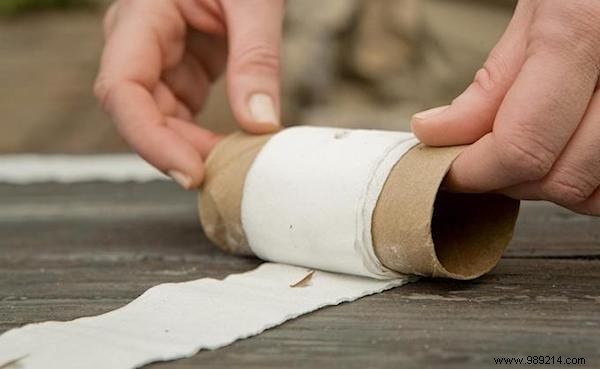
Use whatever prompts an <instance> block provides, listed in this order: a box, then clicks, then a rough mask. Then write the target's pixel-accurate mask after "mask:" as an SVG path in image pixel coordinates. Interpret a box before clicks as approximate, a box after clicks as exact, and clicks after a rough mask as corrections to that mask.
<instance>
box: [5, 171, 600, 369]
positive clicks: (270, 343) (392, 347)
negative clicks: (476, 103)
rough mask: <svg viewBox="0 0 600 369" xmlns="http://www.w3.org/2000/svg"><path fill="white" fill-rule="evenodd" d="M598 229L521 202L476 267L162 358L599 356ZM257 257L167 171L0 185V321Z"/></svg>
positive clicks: (296, 362) (77, 305)
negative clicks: (235, 249)
mask: <svg viewBox="0 0 600 369" xmlns="http://www.w3.org/2000/svg"><path fill="white" fill-rule="evenodd" d="M599 232H600V220H599V219H597V218H591V217H583V216H575V215H571V214H570V213H568V212H566V211H562V210H560V209H559V208H558V207H554V206H551V205H548V204H543V203H527V204H525V206H524V208H523V211H522V215H521V218H520V221H519V225H518V228H517V232H516V235H515V240H514V242H513V243H512V245H511V246H510V249H509V251H508V253H507V257H506V258H505V259H503V260H502V261H501V263H500V264H499V266H498V267H497V268H496V269H495V270H494V271H492V273H490V274H489V275H487V276H485V277H483V278H481V279H478V280H476V281H472V282H456V281H442V280H426V279H425V280H421V281H419V282H417V283H414V284H411V285H408V286H406V287H402V288H398V289H395V290H393V291H389V292H386V293H384V294H380V295H376V296H371V297H368V298H365V299H363V300H360V301H358V302H355V303H352V304H346V305H342V306H338V307H332V308H326V309H324V310H321V311H319V312H316V313H314V314H311V315H309V316H306V317H302V318H300V319H297V320H295V321H292V322H288V323H286V324H284V325H283V326H281V327H279V328H277V329H274V330H271V331H268V332H266V333H264V334H262V335H260V336H258V337H255V338H252V339H249V340H246V341H242V342H239V343H236V344H234V345H232V346H230V347H227V348H224V349H221V350H218V351H214V352H203V353H201V354H199V355H197V356H195V357H193V358H191V359H187V360H182V361H177V362H173V363H166V364H157V365H156V367H164V368H191V367H197V366H208V367H217V368H220V367H227V368H230V367H231V368H236V367H240V368H241V367H244V368H252V367H261V368H263V367H298V368H304V367H310V368H313V367H357V368H358V367H361V368H362V367H384V368H388V367H389V368H398V367H405V366H408V367H420V368H427V367H434V366H437V365H454V366H456V367H482V366H484V367H486V366H493V365H494V364H493V357H495V356H525V355H534V354H536V355H539V354H544V355H563V356H565V355H567V356H570V357H585V358H586V359H587V363H588V364H591V365H600V349H599V347H600V334H598V332H599V331H600V314H599V313H600V257H599V256H600V250H599V249H600V245H599V241H598V240H599ZM257 263H258V261H256V260H254V259H245V258H237V257H231V256H229V255H225V254H223V253H222V252H221V251H220V250H218V249H217V248H215V247H213V246H212V245H210V244H209V242H208V241H207V240H206V238H205V237H204V235H203V234H202V232H201V230H200V227H199V225H198V221H197V215H196V210H195V197H194V194H192V193H185V192H182V191H180V190H178V189H177V187H175V186H174V185H172V184H170V183H164V182H156V183H149V184H133V183H130V184H107V183H89V184H77V185H59V184H40V185H30V186H9V185H0V332H2V331H5V330H7V329H10V328H13V327H16V326H19V325H22V324H25V323H28V322H35V321H44V320H48V319H54V320H66V319H72V318H75V317H78V316H85V315H94V314H99V313H102V312H105V311H109V310H112V309H114V308H117V307H119V306H122V305H124V304H126V303H127V302H129V301H130V300H131V299H133V298H135V297H136V296H138V295H139V294H140V293H142V292H143V291H144V290H145V289H147V288H148V287H150V286H153V285H155V284H158V283H163V282H176V281H184V280H191V279H197V278H202V277H213V278H222V277H224V276H226V275H227V274H230V273H233V272H241V271H245V270H249V269H251V268H253V267H254V266H256V265H257ZM594 363H595V364H594Z"/></svg>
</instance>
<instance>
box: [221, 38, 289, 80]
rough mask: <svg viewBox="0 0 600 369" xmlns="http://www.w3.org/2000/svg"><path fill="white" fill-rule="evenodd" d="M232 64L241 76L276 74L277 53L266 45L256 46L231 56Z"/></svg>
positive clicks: (278, 59) (277, 69)
mask: <svg viewBox="0 0 600 369" xmlns="http://www.w3.org/2000/svg"><path fill="white" fill-rule="evenodd" d="M232 62H233V64H234V65H235V66H236V71H237V72H239V73H242V74H251V73H260V74H278V73H279V68H280V58H279V52H278V51H277V50H276V49H275V48H274V47H272V46H270V45H267V44H257V45H254V46H251V47H248V48H246V49H243V50H242V51H240V52H239V53H237V54H235V55H233V57H232Z"/></svg>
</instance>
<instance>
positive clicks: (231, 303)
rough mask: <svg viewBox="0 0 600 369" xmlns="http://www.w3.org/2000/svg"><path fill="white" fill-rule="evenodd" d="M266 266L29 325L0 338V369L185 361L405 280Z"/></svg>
mask: <svg viewBox="0 0 600 369" xmlns="http://www.w3.org/2000/svg"><path fill="white" fill-rule="evenodd" d="M307 273H309V270H308V269H306V268H301V267H294V266H289V265H283V264H272V263H265V264H262V265H261V266H259V267H258V268H257V269H255V270H253V271H250V272H247V273H242V274H234V275H230V276H228V277H227V278H225V279H224V280H222V281H219V280H215V279H209V278H205V279H200V280H196V281H190V282H184V283H170V284H162V285H159V286H156V287H153V288H151V289H149V290H148V291H146V292H145V293H144V294H143V295H141V296H140V297H138V298H137V299H136V300H134V301H133V302H131V303H130V304H128V305H126V306H124V307H122V308H120V309H117V310H114V311H111V312H109V313H106V314H103V315H99V316H95V317H89V318H81V319H77V320H73V321H70V322H46V323H41V324H31V325H27V326H25V327H22V328H18V329H14V330H11V331H9V332H7V333H5V334H4V335H2V336H0V367H2V368H4V367H3V365H5V364H7V363H10V362H13V364H12V365H13V366H12V367H10V366H9V368H13V367H14V368H20V369H82V368H86V369H130V368H138V367H140V366H142V365H145V364H148V363H152V362H155V361H164V360H173V359H177V358H183V357H189V356H192V355H194V354H195V353H196V352H198V351H199V350H202V349H208V350H213V349H217V348H219V347H222V346H226V345H228V344H230V343H232V342H234V341H236V340H239V339H243V338H247V337H250V336H253V335H256V334H259V333H261V332H262V331H264V330H265V329H268V328H271V327H274V326H277V325H279V324H281V323H283V322H285V321H286V320H289V319H293V318H295V317H298V316H299V315H302V314H306V313H308V312H311V311H314V310H317V309H319V308H322V307H324V306H327V305H337V304H340V303H342V302H346V301H353V300H356V299H358V298H360V297H363V296H366V295H370V294H373V293H378V292H381V291H384V290H387V289H390V288H392V287H396V286H400V285H402V284H405V283H407V282H408V281H410V278H409V277H404V278H400V279H395V280H387V281H381V280H376V279H371V278H364V277H357V276H349V275H341V274H335V273H328V272H321V271H316V272H315V273H314V274H313V275H312V277H311V278H310V281H308V282H307V283H306V284H305V286H304V287H290V286H291V285H293V284H294V283H295V282H298V281H300V280H301V279H302V278H304V277H305V276H306V275H307Z"/></svg>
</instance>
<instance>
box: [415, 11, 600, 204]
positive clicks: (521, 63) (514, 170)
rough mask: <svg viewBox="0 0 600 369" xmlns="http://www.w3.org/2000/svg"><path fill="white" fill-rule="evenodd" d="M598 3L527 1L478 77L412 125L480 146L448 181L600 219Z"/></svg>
mask: <svg viewBox="0 0 600 369" xmlns="http://www.w3.org/2000/svg"><path fill="white" fill-rule="evenodd" d="M599 71H600V2H598V1H597V0H569V1H562V0H527V1H520V2H519V4H518V5H517V8H516V10H515V14H514V16H513V19H512V20H511V22H510V24H509V26H508V28H507V30H506V32H505V33H504V35H503V36H502V38H501V39H500V41H499V42H498V44H497V45H496V46H495V47H494V49H493V50H492V51H491V53H490V55H489V57H488V59H487V61H486V62H485V64H484V66H483V68H481V69H480V70H479V71H478V72H477V73H476V75H475V79H474V82H473V83H472V84H471V85H470V86H469V87H468V88H467V89H466V91H465V92H463V93H462V94H461V95H460V96H459V97H457V98H456V99H455V100H454V101H453V102H452V104H451V105H449V106H447V107H441V108H436V109H432V110H428V111H426V112H422V113H418V114H416V115H415V116H414V117H413V120H412V122H411V124H412V128H413V131H414V132H415V134H416V135H417V137H419V139H421V141H423V142H424V143H426V144H428V145H432V146H446V145H458V144H469V143H473V142H474V144H473V145H471V146H470V147H468V148H467V149H466V150H465V151H464V153H463V154H462V155H460V156H459V157H458V159H457V160H456V161H455V162H454V164H453V165H452V168H451V170H450V172H449V174H448V177H447V180H446V185H447V186H448V188H449V189H451V190H454V191H463V192H487V191H496V192H501V193H504V194H507V195H509V196H511V197H515V198H519V199H535V200H549V201H552V202H555V203H557V204H559V205H562V206H564V207H566V208H569V209H571V210H574V211H576V212H580V213H584V214H593V215H600V187H599V186H600V91H599V87H600V83H599Z"/></svg>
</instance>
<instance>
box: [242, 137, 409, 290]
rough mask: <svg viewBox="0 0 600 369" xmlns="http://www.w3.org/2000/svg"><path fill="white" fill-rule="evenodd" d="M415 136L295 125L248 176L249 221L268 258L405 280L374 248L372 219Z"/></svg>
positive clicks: (256, 247)
mask: <svg viewBox="0 0 600 369" xmlns="http://www.w3.org/2000/svg"><path fill="white" fill-rule="evenodd" d="M417 143H418V141H417V139H416V138H415V137H414V136H413V135H412V134H410V133H407V132H392V131H376V130H345V129H337V128H323V127H294V128H288V129H286V130H284V131H282V132H280V133H278V134H276V135H275V136H273V137H272V138H271V139H270V140H269V141H268V142H267V144H266V145H265V146H264V147H263V148H262V150H261V151H260V153H259V154H258V156H257V157H256V159H255V160H254V162H253V164H252V166H251V168H250V171H249V172H248V174H247V176H246V182H245V185H244V193H243V196H242V224H243V228H244V232H245V233H246V237H247V238H248V242H249V244H250V248H251V249H252V251H253V252H254V253H255V254H256V255H257V256H258V257H259V258H261V259H263V260H269V261H274V262H279V263H286V264H292V265H302V266H306V267H311V268H315V269H320V270H327V271H334V272H340V273H346V274H353V275H362V276H367V277H372V278H380V279H385V278H398V277H399V276H400V275H399V274H398V273H396V272H394V271H392V270H390V269H388V268H386V267H385V266H384V265H383V264H381V262H380V261H379V259H377V256H376V255H375V252H374V251H373V242H372V237H371V221H372V215H373V210H374V209H375V205H376V203H377V199H378V197H379V194H380V193H381V189H382V188H383V185H384V183H385V180H386V179H387V177H388V175H389V173H390V171H391V170H392V167H393V166H394V164H396V163H397V162H398V160H400V158H401V157H402V156H403V155H404V154H405V153H406V152H407V151H408V150H410V149H411V148H412V147H414V146H415V145H416V144H417Z"/></svg>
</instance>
